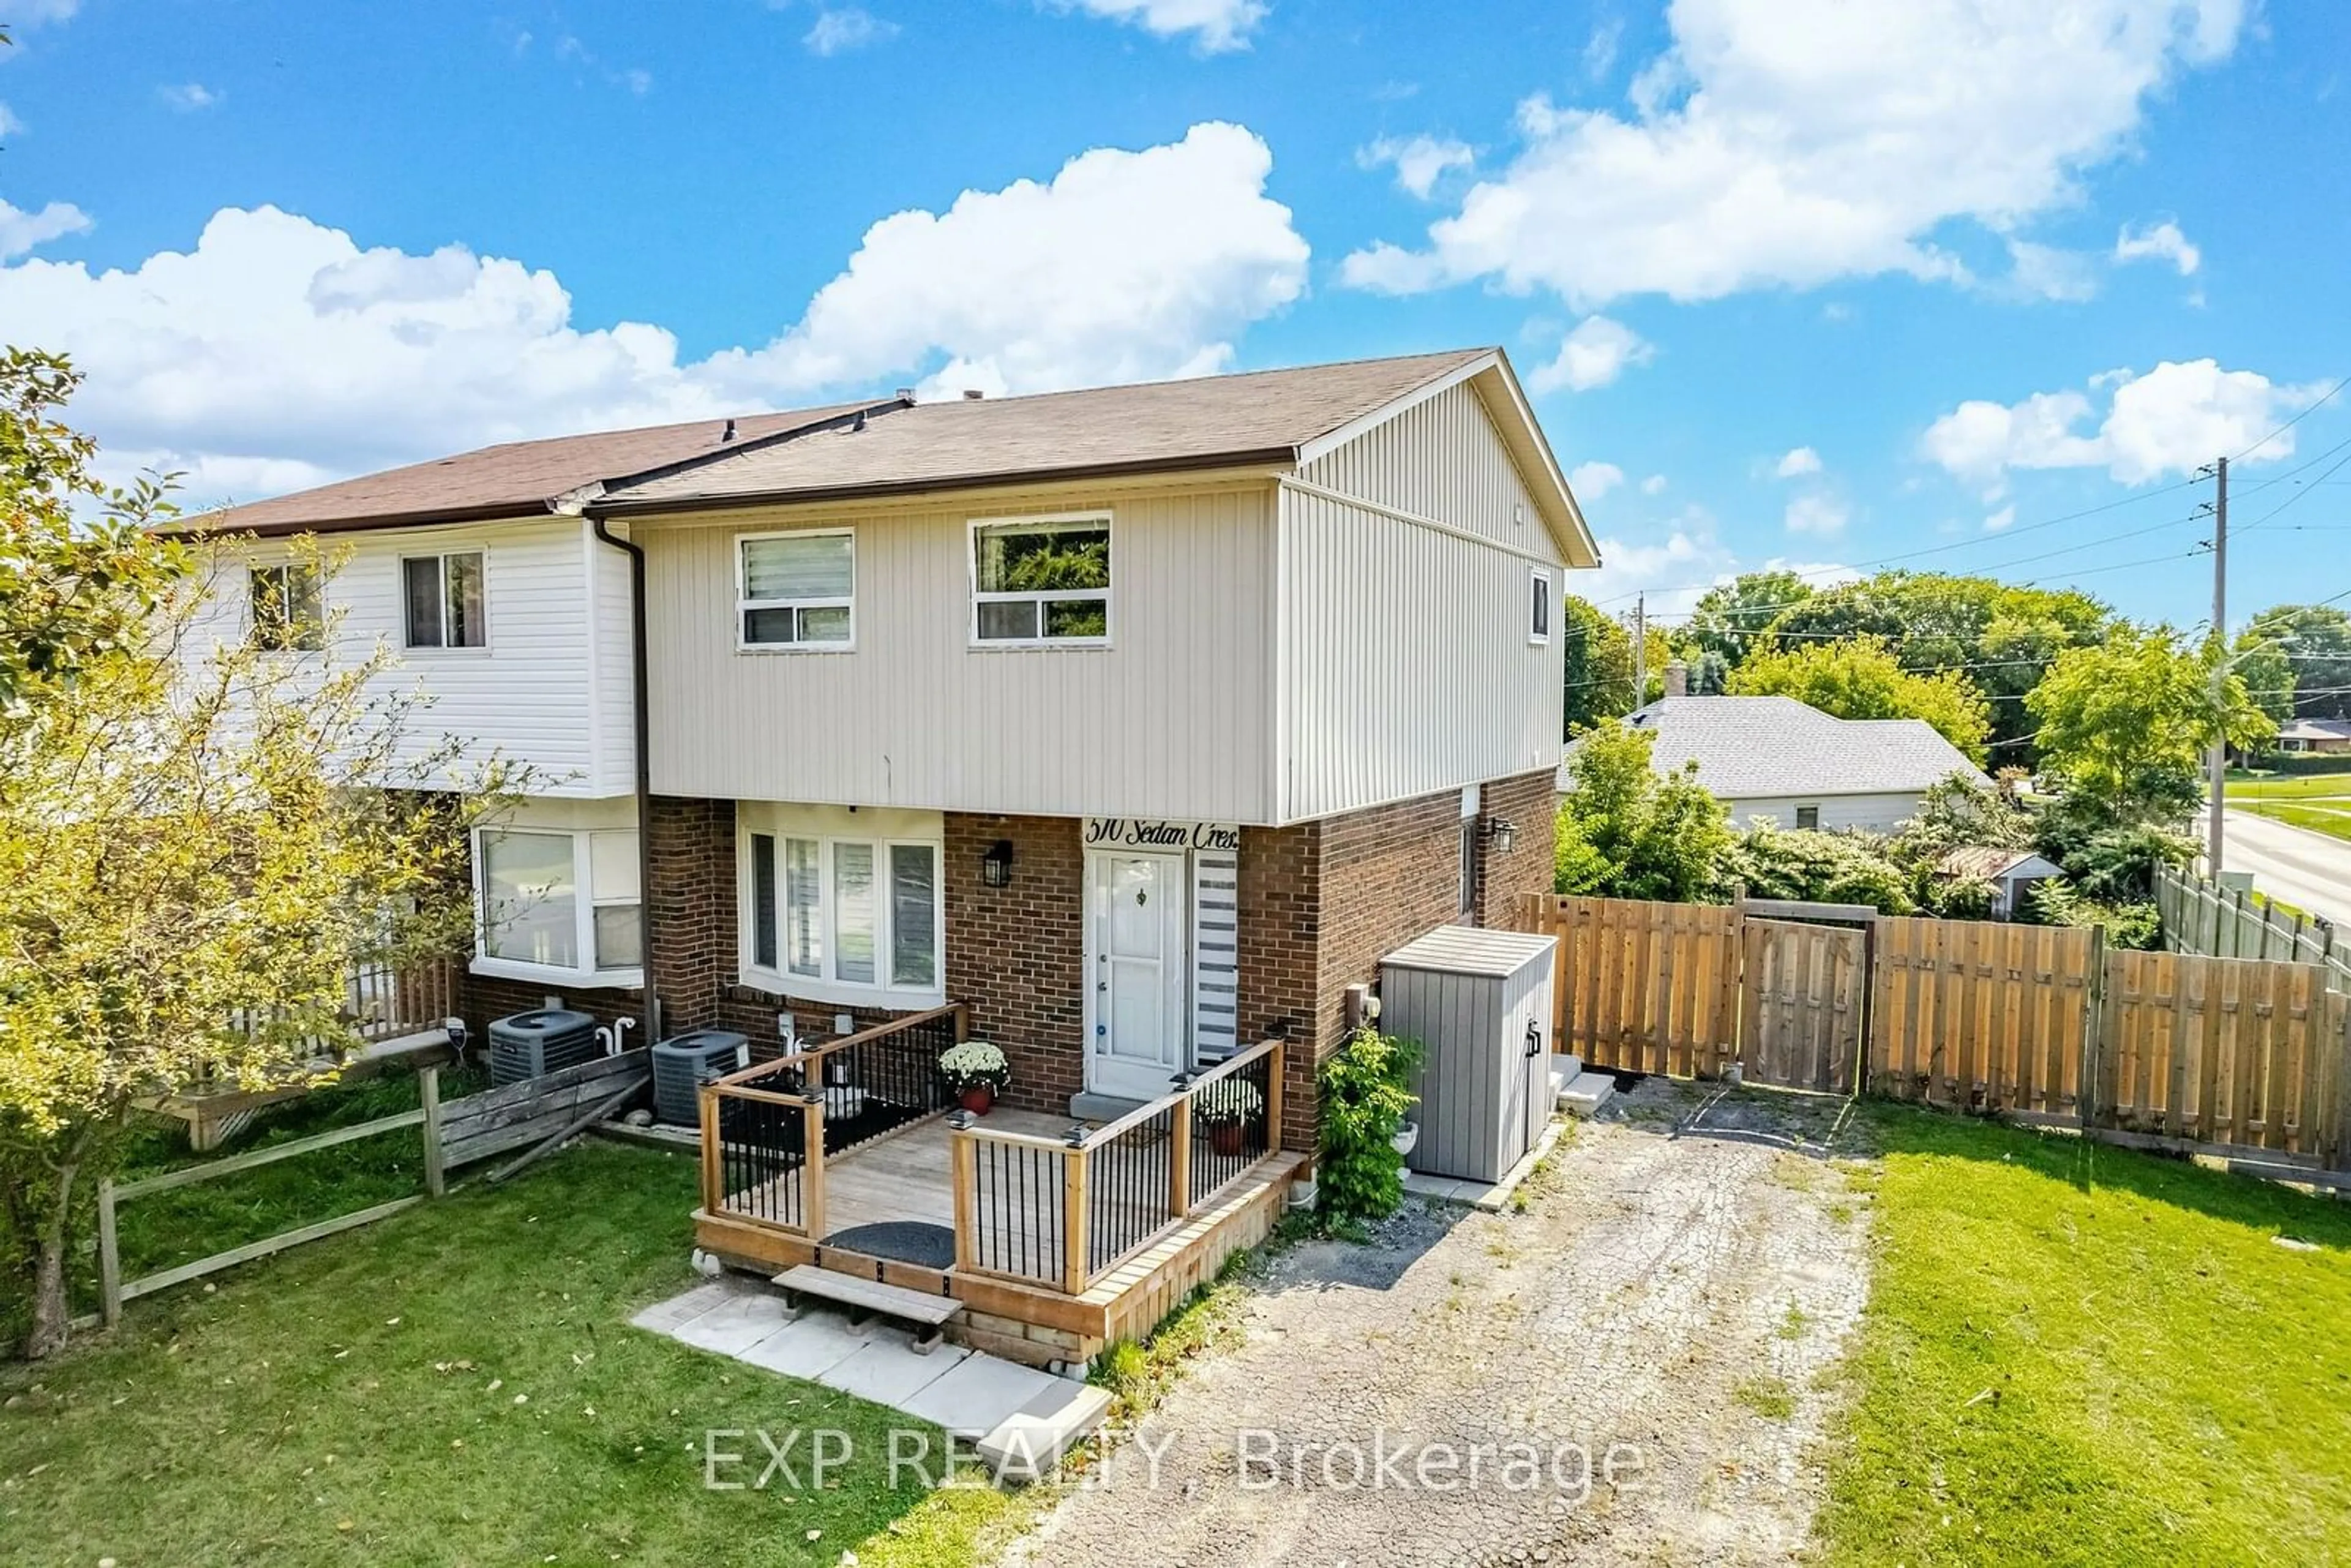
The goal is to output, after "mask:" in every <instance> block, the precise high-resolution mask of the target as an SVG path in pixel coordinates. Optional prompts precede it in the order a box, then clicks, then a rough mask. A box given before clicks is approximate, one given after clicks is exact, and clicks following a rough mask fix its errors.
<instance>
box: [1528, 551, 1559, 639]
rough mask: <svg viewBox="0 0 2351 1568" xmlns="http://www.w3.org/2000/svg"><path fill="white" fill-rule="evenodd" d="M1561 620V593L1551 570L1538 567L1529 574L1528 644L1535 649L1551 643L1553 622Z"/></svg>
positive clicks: (1545, 567)
mask: <svg viewBox="0 0 2351 1568" xmlns="http://www.w3.org/2000/svg"><path fill="white" fill-rule="evenodd" d="M1557 619H1559V591H1558V587H1557V585H1556V584H1555V583H1554V582H1553V581H1552V575H1551V568H1549V567H1547V566H1538V567H1533V568H1531V569H1530V570H1529V571H1528V573H1527V642H1528V643H1529V644H1530V645H1532V646H1535V647H1545V646H1548V645H1549V644H1550V643H1551V627H1552V622H1554V621H1556V620H1557Z"/></svg>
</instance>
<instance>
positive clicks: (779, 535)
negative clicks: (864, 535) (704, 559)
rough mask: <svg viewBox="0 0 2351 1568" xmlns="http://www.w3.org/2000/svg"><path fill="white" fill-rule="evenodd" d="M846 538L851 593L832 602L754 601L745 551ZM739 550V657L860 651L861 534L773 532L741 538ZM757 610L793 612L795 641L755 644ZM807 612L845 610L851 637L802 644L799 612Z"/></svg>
mask: <svg viewBox="0 0 2351 1568" xmlns="http://www.w3.org/2000/svg"><path fill="white" fill-rule="evenodd" d="M796 538H843V539H847V540H848V541H849V592H848V593H847V594H845V595H843V596H841V597H839V598H829V599H754V598H752V597H751V580H750V579H751V572H750V566H749V563H748V561H747V559H746V557H745V547H746V546H747V545H751V544H756V543H758V541H759V540H761V539H796ZM734 550H735V651H736V652H737V653H855V652H856V651H857V530H856V529H855V528H769V529H768V530H766V531H765V532H762V533H756V534H737V535H736V536H735V543H734ZM755 610H789V611H790V612H792V630H793V632H794V633H795V634H796V635H795V640H794V641H792V642H789V643H754V642H752V641H751V639H750V637H749V635H748V632H749V629H750V628H749V622H750V616H751V612H753V611H755ZM803 610H845V611H847V612H849V635H848V636H846V637H844V638H842V639H841V641H840V642H837V643H830V642H800V641H799V640H797V633H798V632H799V612H801V611H803Z"/></svg>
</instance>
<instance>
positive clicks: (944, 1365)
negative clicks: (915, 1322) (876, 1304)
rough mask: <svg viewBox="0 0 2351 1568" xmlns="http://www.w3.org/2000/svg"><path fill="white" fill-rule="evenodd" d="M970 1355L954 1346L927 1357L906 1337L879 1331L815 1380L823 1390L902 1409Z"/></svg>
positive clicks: (942, 1348) (946, 1347)
mask: <svg viewBox="0 0 2351 1568" xmlns="http://www.w3.org/2000/svg"><path fill="white" fill-rule="evenodd" d="M969 1354H971V1352H969V1351H967V1350H964V1349H962V1348H960V1347H958V1346H956V1345H941V1346H940V1347H939V1348H938V1349H936V1350H935V1351H933V1352H932V1353H931V1354H928V1355H916V1354H914V1346H913V1344H912V1343H911V1342H910V1341H909V1339H908V1336H906V1335H905V1334H904V1333H898V1332H896V1331H894V1330H883V1331H882V1332H880V1333H876V1334H875V1335H874V1336H873V1337H872V1339H871V1340H869V1341H867V1342H866V1343H865V1345H864V1347H863V1348H862V1349H860V1350H858V1351H857V1352H856V1353H854V1354H852V1355H849V1356H847V1357H845V1358H844V1359H843V1360H841V1361H840V1362H838V1363H836V1364H833V1365H831V1366H829V1367H827V1368H826V1369H825V1370H824V1372H823V1373H822V1374H821V1375H819V1376H818V1378H817V1381H818V1382H819V1383H821V1384H823V1385H825V1386H826V1387H827V1388H837V1389H839V1390H841V1392H842V1393H843V1394H854V1395H855V1396H857V1397H859V1398H860V1399H871V1400H872V1401H873V1403H875V1404H876V1405H887V1406H891V1407H892V1408H893V1409H899V1410H903V1409H904V1408H905V1407H906V1401H907V1400H909V1399H911V1398H913V1397H914V1396H915V1395H916V1394H918V1393H920V1392H921V1391H922V1390H924V1389H925V1388H927V1387H929V1386H930V1385H932V1384H934V1383H935V1382H937V1381H938V1380H939V1379H940V1378H941V1377H943V1376H945V1375H946V1374H947V1372H948V1371H949V1370H950V1369H952V1368H953V1367H954V1366H955V1365H956V1364H957V1363H959V1362H961V1361H962V1360H963V1359H964V1358H965V1357H966V1356H967V1355H969Z"/></svg>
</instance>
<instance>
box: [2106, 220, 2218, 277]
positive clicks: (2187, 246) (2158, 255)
mask: <svg viewBox="0 0 2351 1568" xmlns="http://www.w3.org/2000/svg"><path fill="white" fill-rule="evenodd" d="M2115 259H2116V261H2117V262H2128V261H2168V262H2169V263H2170V264H2171V265H2172V266H2173V267H2176V268H2178V269H2179V276H2180V277H2189V276H2190V275H2191V274H2193V273H2194V272H2195V270H2196V269H2197V268H2198V267H2201V266H2203V265H2204V253H2203V252H2202V251H2200V250H2199V249H2197V248H2196V246H2195V244H2194V242H2193V241H2191V240H2189V237H2188V236H2187V235H2184V234H2181V233H2180V232H2179V225H2178V224H2176V223H2173V222H2172V221H2171V220H2170V219H2168V218H2166V219H2165V220H2164V221H2163V222H2161V223H2159V224H2157V225H2154V226H2153V227H2152V228H2144V229H2138V228H2133V227H2132V226H2131V225H2128V224H2125V225H2123V229H2122V233H2120V234H2119V235H2116V236H2115Z"/></svg>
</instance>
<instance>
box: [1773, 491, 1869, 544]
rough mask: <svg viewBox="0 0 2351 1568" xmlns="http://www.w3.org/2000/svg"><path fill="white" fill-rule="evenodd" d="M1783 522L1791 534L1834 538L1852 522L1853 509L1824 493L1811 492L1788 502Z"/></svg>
mask: <svg viewBox="0 0 2351 1568" xmlns="http://www.w3.org/2000/svg"><path fill="white" fill-rule="evenodd" d="M1784 520H1785V522H1786V523H1787V525H1788V531H1789V532H1790V533H1792V534H1817V535H1819V536H1820V537H1822V538H1835V537H1836V536H1837V535H1839V534H1841V533H1843V532H1844V526H1845V524H1847V523H1849V522H1851V521H1852V520H1853V508H1851V507H1847V506H1846V505H1845V504H1844V502H1843V501H1840V500H1838V499H1837V498H1836V497H1834V496H1831V495H1828V494H1826V493H1825V492H1822V491H1813V492H1811V493H1808V494H1806V495H1802V496H1799V497H1796V498H1795V499H1794V500H1792V501H1791V502H1789V503H1788V510H1787V514H1786V516H1785V518H1784Z"/></svg>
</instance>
